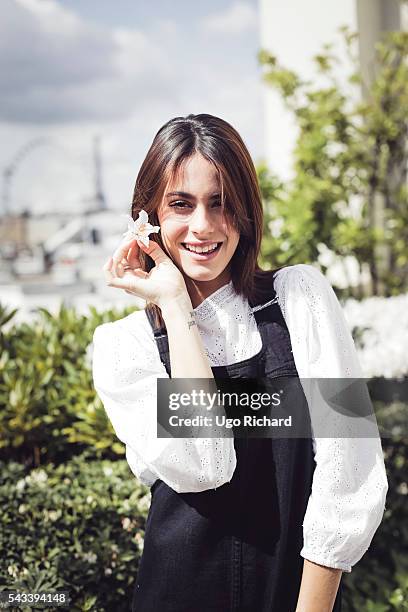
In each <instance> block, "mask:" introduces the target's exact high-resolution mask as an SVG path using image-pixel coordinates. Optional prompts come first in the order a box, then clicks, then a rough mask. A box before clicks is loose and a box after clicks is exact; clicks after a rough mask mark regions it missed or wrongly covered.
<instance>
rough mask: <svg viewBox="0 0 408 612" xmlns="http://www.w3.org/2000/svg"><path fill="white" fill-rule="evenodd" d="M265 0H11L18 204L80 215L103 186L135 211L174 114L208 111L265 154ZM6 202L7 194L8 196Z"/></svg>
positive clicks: (12, 162) (6, 36)
mask: <svg viewBox="0 0 408 612" xmlns="http://www.w3.org/2000/svg"><path fill="white" fill-rule="evenodd" d="M258 21H259V20H258V3H257V0H206V2H202V3H199V2H191V0H190V1H187V0H176V1H175V0H172V1H170V0H154V1H152V0H118V1H117V2H112V0H2V19H1V21H0V73H1V74H2V86H1V89H0V168H1V169H2V172H3V174H2V182H3V185H2V189H4V171H5V169H6V171H7V169H8V168H10V167H12V169H13V172H12V176H11V179H10V190H9V202H10V209H11V212H13V213H17V212H21V211H22V210H30V211H31V212H32V213H43V212H52V211H60V212H65V211H67V210H69V211H72V212H76V211H78V212H79V211H81V210H85V209H86V208H87V207H89V206H90V203H91V202H92V197H93V193H94V178H93V177H94V171H93V162H92V150H93V139H94V138H95V136H99V137H100V141H101V153H102V160H103V188H104V191H105V194H106V198H107V202H108V205H109V206H110V207H111V208H115V209H118V210H120V211H122V212H128V208H129V204H130V201H131V195H132V191H133V185H134V182H135V178H136V174H137V171H138V168H139V167H140V164H141V162H142V160H143V158H144V156H145V154H146V152H147V149H148V147H149V146H150V143H151V141H152V139H153V137H154V134H155V133H156V132H157V130H158V129H159V128H160V126H161V125H162V124H163V123H165V122H166V121H167V120H168V119H170V118H171V117H174V116H179V115H186V114H188V113H200V112H208V113H212V114H215V115H218V116H220V117H223V118H224V119H226V120H227V121H229V122H231V123H232V124H233V125H234V126H235V127H236V128H237V129H238V131H239V132H240V133H241V135H242V136H243V138H244V140H245V142H246V143H247V145H248V148H249V150H250V152H251V154H252V156H253V157H254V159H255V161H256V160H259V159H261V158H262V157H263V154H264V153H263V142H262V140H263V138H262V134H263V117H262V103H261V97H262V94H261V70H260V67H259V66H258V62H257V57H256V56H257V52H258V50H259V47H260V42H259V23H258ZM2 204H3V202H2Z"/></svg>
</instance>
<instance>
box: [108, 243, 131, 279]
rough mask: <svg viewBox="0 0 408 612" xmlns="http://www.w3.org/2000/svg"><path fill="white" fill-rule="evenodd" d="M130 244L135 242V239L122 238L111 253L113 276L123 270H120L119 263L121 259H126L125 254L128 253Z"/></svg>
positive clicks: (118, 274)
mask: <svg viewBox="0 0 408 612" xmlns="http://www.w3.org/2000/svg"><path fill="white" fill-rule="evenodd" d="M132 244H136V239H135V238H130V239H129V238H128V239H126V240H124V241H123V242H121V244H120V245H119V246H118V248H117V249H116V250H115V252H114V253H113V255H112V261H113V263H112V274H113V275H114V276H120V274H121V273H122V272H123V270H120V266H119V264H121V263H122V259H127V256H128V253H129V250H130V248H131V246H132Z"/></svg>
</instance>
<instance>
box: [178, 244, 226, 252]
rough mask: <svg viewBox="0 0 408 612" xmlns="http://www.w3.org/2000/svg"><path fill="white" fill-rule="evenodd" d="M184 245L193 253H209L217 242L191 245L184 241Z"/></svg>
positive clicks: (215, 246) (216, 245)
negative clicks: (202, 245)
mask: <svg viewBox="0 0 408 612" xmlns="http://www.w3.org/2000/svg"><path fill="white" fill-rule="evenodd" d="M184 247H185V248H186V249H187V250H188V251H193V253H211V252H212V251H215V249H216V248H217V247H218V242H214V243H213V244H208V245H206V246H204V247H199V246H192V245H191V244H185V243H184Z"/></svg>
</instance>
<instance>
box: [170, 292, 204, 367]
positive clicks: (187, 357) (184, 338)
mask: <svg viewBox="0 0 408 612" xmlns="http://www.w3.org/2000/svg"><path fill="white" fill-rule="evenodd" d="M161 311H162V315H163V319H164V322H165V324H166V328H167V337H168V341H169V352H170V366H171V376H172V378H214V376H213V373H212V370H211V367H210V364H209V362H208V358H207V355H206V353H205V351H204V345H203V342H202V340H201V336H200V333H199V331H198V327H197V324H196V322H195V319H194V311H193V306H192V304H191V300H190V298H189V296H188V295H187V294H186V295H185V296H181V297H180V298H178V299H173V300H171V301H169V302H165V303H163V304H161Z"/></svg>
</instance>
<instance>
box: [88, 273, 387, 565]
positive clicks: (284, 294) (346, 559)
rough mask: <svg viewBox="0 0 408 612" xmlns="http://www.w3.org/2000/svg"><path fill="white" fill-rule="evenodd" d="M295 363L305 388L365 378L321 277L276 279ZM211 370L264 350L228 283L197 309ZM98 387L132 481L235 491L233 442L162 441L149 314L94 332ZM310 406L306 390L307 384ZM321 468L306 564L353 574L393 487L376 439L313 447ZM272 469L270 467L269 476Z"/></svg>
mask: <svg viewBox="0 0 408 612" xmlns="http://www.w3.org/2000/svg"><path fill="white" fill-rule="evenodd" d="M274 287H275V289H276V293H277V298H278V302H279V305H280V308H281V310H282V314H283V316H284V318H285V321H286V324H287V327H288V330H289V333H290V339H291V344H292V351H293V357H294V361H295V364H296V368H297V371H298V374H299V377H300V379H301V382H302V378H303V379H307V378H347V377H351V378H363V374H362V371H361V368H360V365H359V362H358V358H357V354H356V350H355V347H354V342H353V339H352V336H351V333H350V331H349V329H348V327H347V323H346V320H345V318H344V315H343V312H342V310H341V306H340V304H339V302H338V300H337V298H336V295H335V293H334V291H333V289H332V287H331V286H330V284H329V283H328V282H327V280H326V279H325V277H324V276H323V274H322V273H321V272H320V271H319V270H318V269H317V268H314V267H313V266H311V265H305V264H299V265H295V266H288V267H286V268H283V269H282V270H280V271H278V272H277V273H276V275H275V279H274ZM194 312H195V319H196V322H197V325H198V329H199V332H200V334H201V337H202V340H203V344H204V347H205V349H206V353H207V356H208V359H209V362H210V364H211V365H212V366H218V365H229V364H232V363H236V362H239V361H242V360H244V359H247V358H250V357H252V356H254V355H255V354H257V353H258V352H259V351H260V349H261V345H262V341H261V337H260V334H259V331H258V328H257V324H256V321H255V318H254V316H253V314H252V309H251V307H250V305H249V303H248V301H247V300H246V299H244V298H243V297H242V296H239V295H237V294H236V293H235V291H234V289H233V286H232V282H230V283H228V284H227V285H225V286H223V287H221V288H220V289H218V290H217V291H216V292H215V293H213V294H212V295H210V296H209V297H208V298H206V299H205V300H204V301H203V302H202V303H201V304H200V305H199V306H198V307H197V308H195V309H194ZM93 377H94V384H95V389H96V391H97V393H98V395H99V397H100V398H101V400H102V402H103V404H104V406H105V409H106V412H107V414H108V416H109V418H110V420H111V422H112V425H113V427H114V429H115V432H116V434H117V436H118V438H119V439H120V440H122V442H124V444H125V445H126V458H127V461H128V463H129V466H130V468H131V470H132V472H133V473H134V474H135V475H136V476H137V477H138V478H139V479H140V480H141V481H142V482H143V483H145V484H146V485H148V486H151V485H152V484H153V483H154V482H155V480H157V479H158V478H160V479H161V480H163V481H164V482H165V483H166V484H167V485H168V486H170V487H171V488H172V489H174V490H175V491H177V492H199V491H204V490H206V489H210V488H216V487H219V486H221V485H223V484H225V483H227V482H229V481H230V480H231V478H232V476H233V473H234V470H235V466H236V456H235V449H234V443H233V438H179V439H175V438H165V439H158V438H156V422H157V421H156V414H157V413H156V379H157V378H158V377H161V378H168V375H167V372H166V369H165V367H164V365H163V364H162V362H161V360H160V356H159V352H158V350H157V346H156V343H155V340H154V336H153V332H152V329H151V327H150V324H149V322H148V320H147V317H146V315H145V313H144V311H136V312H133V313H131V314H130V315H128V316H127V317H124V318H123V319H120V320H118V321H115V322H113V323H105V324H103V325H100V326H99V327H97V328H96V330H95V334H94V349H93ZM302 385H303V387H304V391H305V395H306V398H307V399H308V402H309V406H310V399H309V398H308V394H307V391H308V390H307V389H306V387H305V385H304V383H302ZM313 448H314V453H315V462H316V468H315V471H314V476H313V483H312V492H311V495H310V497H309V502H308V505H307V509H306V513H305V517H304V522H303V536H304V546H303V548H302V550H301V553H300V554H301V555H302V556H303V557H304V558H306V559H309V560H310V561H313V562H315V563H319V564H320V565H325V566H327V567H333V568H338V569H341V570H343V571H346V572H350V571H351V568H352V566H353V565H354V564H355V563H357V561H359V559H360V558H361V557H362V556H363V554H364V553H365V552H366V550H367V549H368V547H369V545H370V542H371V540H372V538H373V535H374V533H375V531H376V529H377V527H378V526H379V524H380V522H381V519H382V516H383V513H384V507H385V498H386V493H387V489H388V483H387V478H386V473H385V468H384V460H383V454H382V449H381V442H380V439H379V437H378V436H377V437H371V438H319V437H316V438H314V439H313ZM264 469H267V466H264Z"/></svg>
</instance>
